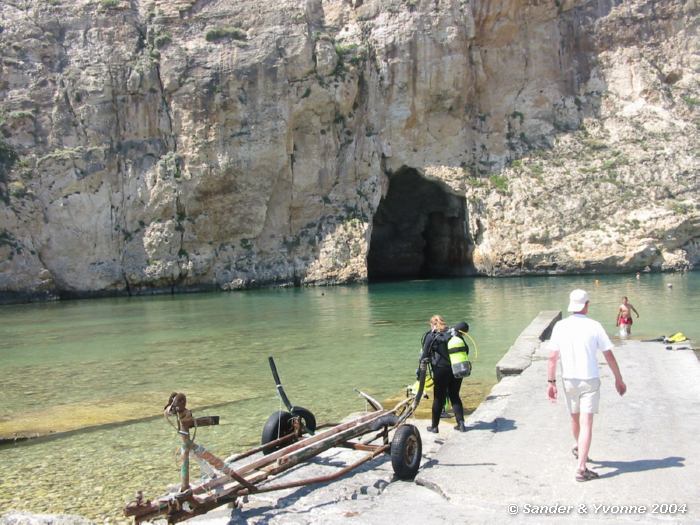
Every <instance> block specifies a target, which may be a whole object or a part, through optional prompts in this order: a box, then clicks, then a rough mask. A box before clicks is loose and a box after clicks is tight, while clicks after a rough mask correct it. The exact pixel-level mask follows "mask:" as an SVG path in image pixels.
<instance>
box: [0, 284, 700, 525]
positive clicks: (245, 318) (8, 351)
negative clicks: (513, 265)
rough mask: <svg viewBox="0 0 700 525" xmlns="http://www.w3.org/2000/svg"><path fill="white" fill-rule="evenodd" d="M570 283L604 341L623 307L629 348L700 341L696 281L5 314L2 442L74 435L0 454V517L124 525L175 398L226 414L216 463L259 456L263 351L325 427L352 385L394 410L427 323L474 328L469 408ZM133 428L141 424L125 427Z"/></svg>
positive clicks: (165, 457)
mask: <svg viewBox="0 0 700 525" xmlns="http://www.w3.org/2000/svg"><path fill="white" fill-rule="evenodd" d="M669 284H670V285H671V287H669V286H668V285H669ZM575 287H583V288H586V289H587V290H588V291H589V293H590V294H591V316H592V317H594V318H596V319H598V320H600V321H601V322H603V324H604V326H605V327H606V329H608V332H609V333H610V334H611V335H614V334H615V326H614V323H615V315H616V312H617V306H618V304H619V302H620V298H621V296H622V295H628V296H629V298H630V301H631V302H632V303H633V304H634V305H635V307H636V308H637V310H638V311H639V313H640V315H641V317H640V319H636V318H635V324H634V325H633V328H632V330H633V337H635V338H642V339H644V338H654V337H658V336H660V335H670V334H671V333H674V332H677V331H683V332H685V333H686V334H687V335H688V336H689V337H690V336H692V335H693V330H697V328H696V325H697V319H698V318H700V315H699V314H700V301H698V300H697V299H696V298H697V297H698V291H700V290H699V289H700V277H698V274H697V273H690V274H678V275H671V274H664V275H642V276H641V278H640V279H639V280H637V279H635V277H634V275H615V276H580V277H540V278H532V277H531V278H508V279H485V278H478V279H472V278H470V279H449V280H427V281H411V282H401V283H381V284H373V285H369V286H350V287H335V288H307V289H275V290H258V291H249V292H239V293H229V294H200V295H179V296H155V297H138V298H118V299H99V300H86V301H71V302H61V303H51V304H32V305H17V306H6V307H0V360H1V361H0V362H2V377H3V381H2V387H1V390H0V400H1V401H2V404H3V410H2V411H1V414H2V415H1V416H0V436H4V437H7V436H10V435H13V434H32V433H40V434H45V433H47V432H55V431H65V430H74V431H73V432H71V433H69V434H63V435H61V436H60V437H54V438H48V439H47V438H41V439H38V440H33V441H29V442H24V443H18V444H14V445H5V446H2V447H0V464H2V466H3V474H2V476H0V509H2V510H9V509H16V510H28V511H33V512H61V513H76V514H82V515H85V516H88V517H90V518H91V519H93V520H95V521H98V522H103V521H110V522H114V521H119V520H124V519H123V518H121V509H122V508H123V505H124V504H125V503H126V502H127V501H128V500H129V499H131V498H132V496H133V494H134V492H135V491H136V490H137V489H144V491H145V494H146V495H147V496H155V495H157V494H159V493H161V492H162V491H163V488H164V487H165V486H166V485H167V484H169V483H174V482H176V481H177V479H178V467H177V465H176V460H175V455H174V452H175V450H176V448H177V445H178V442H177V438H176V436H175V435H174V432H173V431H172V429H171V428H170V427H169V426H168V425H167V424H166V423H165V422H164V420H163V418H162V417H159V416H158V414H159V413H160V411H161V409H162V407H163V405H164V404H165V402H166V401H167V397H168V395H169V394H170V392H172V391H182V392H185V393H187V395H188V405H189V406H190V407H191V408H193V409H194V410H195V415H205V414H218V415H220V416H221V422H222V424H221V425H220V426H218V427H208V428H202V429H200V430H199V434H198V436H197V441H198V442H200V443H202V444H204V445H205V446H207V448H209V449H210V450H212V451H213V452H214V453H217V454H220V455H222V456H226V455H228V454H230V453H232V452H234V451H239V450H243V449H245V448H249V447H252V446H255V445H256V444H257V443H258V441H259V439H260V431H261V430H262V425H263V423H264V421H265V420H266V418H267V417H268V415H269V414H270V413H272V412H273V411H275V410H278V409H279V408H280V401H279V399H278V398H277V397H276V395H275V391H274V383H273V381H272V378H271V374H270V371H269V367H268V363H267V356H269V355H273V356H275V360H276V362H277V366H278V368H279V371H280V375H281V378H282V382H283V384H284V385H285V389H286V391H287V393H288V395H289V397H290V398H291V401H292V402H293V403H294V404H297V405H301V406H304V407H306V408H309V409H311V410H312V411H313V412H314V414H315V415H316V417H317V419H318V420H319V421H321V422H326V421H337V420H339V419H340V418H342V417H343V416H345V415H347V414H348V413H350V412H355V411H361V410H364V409H365V408H366V407H365V402H364V401H363V400H362V399H360V398H359V397H358V396H357V394H356V393H355V392H354V391H353V389H354V388H356V387H357V388H360V389H362V390H364V391H366V392H367V393H369V394H371V395H373V396H374V397H376V398H378V399H382V400H389V399H397V398H399V397H400V396H401V395H402V392H404V391H405V388H406V386H407V385H408V384H410V383H412V382H413V380H414V371H415V368H416V361H417V357H418V352H419V346H420V336H421V334H422V333H423V332H424V331H425V329H427V319H428V317H430V315H432V314H433V313H441V314H442V315H444V316H445V317H446V318H447V320H448V321H449V322H451V323H454V322H457V321H458V320H461V319H466V320H467V321H468V322H469V324H470V326H471V331H470V333H471V335H472V336H473V337H474V338H475V340H476V342H477V344H478V351H479V355H478V359H477V360H476V361H475V363H474V372H473V374H472V377H470V378H469V379H467V380H465V382H464V385H463V388H462V394H463V398H464V399H465V401H466V403H465V404H466V406H467V408H469V409H473V408H475V407H476V405H477V404H478V402H479V401H480V399H482V398H483V396H484V395H485V393H486V392H488V390H489V389H490V387H491V386H492V385H493V383H494V382H495V365H496V362H497V361H498V359H500V357H501V356H502V355H503V354H504V353H505V351H507V349H508V347H509V346H510V345H511V344H512V342H513V341H514V340H515V338H516V337H517V336H518V334H519V333H520V332H521V331H522V330H523V329H524V328H525V327H526V326H527V325H528V324H529V322H530V321H531V320H532V319H533V318H534V316H535V315H537V313H538V312H540V311H542V310H563V309H565V308H566V304H567V296H568V292H569V291H570V290H571V289H572V288H575ZM470 346H471V345H470ZM472 354H473V352H472ZM209 406H212V407H213V408H209V409H203V408H202V407H209ZM132 420H140V421H136V422H130V423H125V422H128V421H132ZM107 423H112V424H113V425H111V426H110V425H106V424H107ZM86 427H91V428H89V429H86Z"/></svg>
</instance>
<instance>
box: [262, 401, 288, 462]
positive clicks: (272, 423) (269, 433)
mask: <svg viewBox="0 0 700 525" xmlns="http://www.w3.org/2000/svg"><path fill="white" fill-rule="evenodd" d="M292 417H293V416H292V414H290V413H289V412H284V411H281V410H280V411H278V412H273V413H272V415H271V416H270V417H268V418H267V421H266V422H265V426H264V427H263V431H262V437H261V438H260V444H261V445H266V444H267V443H269V442H270V441H274V440H275V439H279V438H281V437H282V436H286V435H287V434H291V433H292V432H293V431H294V427H293V426H292ZM280 448H282V446H281V445H277V446H275V447H270V448H267V449H265V450H264V451H263V454H270V453H271V452H274V451H275V450H279V449H280Z"/></svg>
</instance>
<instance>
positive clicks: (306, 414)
mask: <svg viewBox="0 0 700 525" xmlns="http://www.w3.org/2000/svg"><path fill="white" fill-rule="evenodd" d="M292 415H293V416H298V417H300V418H301V422H302V423H303V425H304V426H305V427H306V429H307V430H308V431H309V434H311V435H312V436H313V434H314V432H316V418H315V417H314V415H313V413H312V412H311V410H307V409H306V408H304V407H296V406H295V407H292Z"/></svg>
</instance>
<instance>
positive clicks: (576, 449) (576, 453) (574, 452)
mask: <svg viewBox="0 0 700 525" xmlns="http://www.w3.org/2000/svg"><path fill="white" fill-rule="evenodd" d="M571 453H572V454H573V455H574V457H575V458H576V459H578V445H574V448H572V449H571ZM586 461H591V462H593V463H595V461H593V460H592V459H591V457H590V456H588V459H587V460H586Z"/></svg>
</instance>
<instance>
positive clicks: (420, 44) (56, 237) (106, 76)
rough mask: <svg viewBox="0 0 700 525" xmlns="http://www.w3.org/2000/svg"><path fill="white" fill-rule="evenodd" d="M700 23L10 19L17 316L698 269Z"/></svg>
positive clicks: (7, 59) (206, 5)
mask: <svg viewBox="0 0 700 525" xmlns="http://www.w3.org/2000/svg"><path fill="white" fill-rule="evenodd" d="M697 26H698V6H697V3H696V1H695V0H685V1H682V0H678V1H671V0H666V1H655V0H627V1H624V2H622V1H612V0H597V1H583V0H580V1H576V0H488V1H486V0H364V1H363V0H305V1H290V0H278V1H276V2H266V1H260V0H257V1H253V0H237V1H236V2H232V1H225V0H167V1H166V0H71V1H68V0H45V1H41V2H37V1H31V0H2V2H0V51H1V53H0V54H1V56H2V59H1V60H2V61H1V62H0V112H1V113H0V116H1V121H2V122H1V124H0V131H1V132H2V133H1V134H0V293H2V294H3V296H4V297H6V298H7V297H10V298H12V297H15V298H22V297H33V296H41V295H45V296H47V297H49V296H57V295H62V294H67V295H70V294H81V293H93V294H95V293H97V294H99V293H125V292H127V293H140V292H145V291H153V290H185V289H208V288H222V289H233V288H241V287H249V286H255V285H260V284H274V283H277V284H303V283H342V282H352V281H364V280H365V279H367V277H368V275H369V276H370V278H371V277H386V276H413V275H468V274H479V273H481V274H489V275H501V274H514V273H554V272H589V271H630V270H638V269H643V268H645V267H649V268H650V269H652V270H673V269H684V268H693V267H694V266H695V265H697V264H698V261H699V260H700V221H699V220H698V217H699V213H698V194H699V191H698V190H699V188H698V134H699V131H700V129H699V128H700V121H699V120H698V106H699V105H700V93H699V90H698V68H699V67H700V58H699V54H698V38H697Z"/></svg>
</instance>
